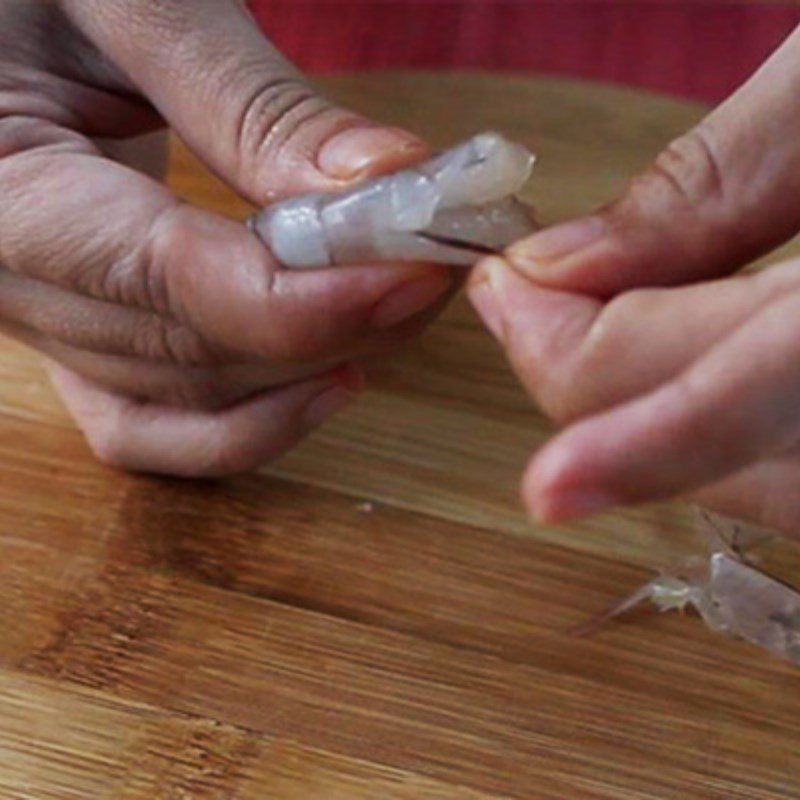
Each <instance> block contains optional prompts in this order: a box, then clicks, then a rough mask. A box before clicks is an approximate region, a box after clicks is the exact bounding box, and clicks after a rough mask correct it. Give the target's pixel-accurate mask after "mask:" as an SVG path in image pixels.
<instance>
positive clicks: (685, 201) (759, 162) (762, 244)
mask: <svg viewBox="0 0 800 800" xmlns="http://www.w3.org/2000/svg"><path fill="white" fill-rule="evenodd" d="M798 80H800V29H798V30H797V31H795V32H794V33H793V34H792V36H790V37H789V39H787V41H786V42H785V43H784V44H783V46H782V47H781V48H780V49H779V50H778V51H777V52H776V53H775V54H774V55H773V56H772V58H771V59H769V60H768V61H767V62H766V63H765V64H764V65H763V66H762V68H761V69H760V70H759V71H758V72H757V73H756V74H755V75H754V76H753V77H752V78H751V79H750V81H749V82H748V83H746V84H745V85H744V86H743V87H742V88H741V89H739V91H738V92H736V93H735V94H734V95H733V96H732V97H731V98H730V99H728V100H727V101H726V102H725V103H723V104H722V105H721V106H720V107H719V108H718V109H716V110H715V111H714V112H713V113H712V114H711V115H710V116H709V117H707V118H706V119H705V120H704V121H703V122H701V123H700V125H699V126H698V127H697V128H695V129H694V130H692V131H691V132H689V133H688V134H686V135H684V136H682V137H680V138H679V139H677V140H676V141H674V142H673V143H672V144H670V145H669V146H668V147H667V148H666V150H664V152H663V153H661V155H659V156H658V158H657V159H656V160H655V162H654V163H653V164H652V166H651V167H650V168H649V169H648V170H647V171H646V172H645V173H644V174H642V175H640V176H638V177H637V178H636V179H634V180H633V182H632V183H631V184H630V186H629V189H628V191H627V192H626V194H625V195H624V196H623V197H622V198H621V199H620V200H618V201H616V202H615V203H613V204H611V205H609V206H607V207H605V208H603V209H601V210H600V211H598V212H597V213H595V214H593V215H591V216H589V217H585V218H582V219H578V220H574V221H571V222H567V223H564V224H562V225H558V226H556V227H554V228H550V229H547V230H545V231H544V232H542V233H539V234H537V235H534V236H532V237H531V238H529V239H527V240H524V241H521V242H519V243H517V244H515V245H514V246H513V247H511V248H510V250H509V251H508V258H509V260H510V261H511V262H512V263H513V264H514V265H515V266H516V267H517V268H518V269H520V270H521V271H524V272H525V273H527V274H528V275H529V276H530V277H532V278H535V279H536V280H537V281H538V282H540V283H544V284H546V285H549V286H553V287H554V288H559V289H565V290H570V291H579V292H586V293H590V294H595V295H600V296H604V295H612V294H615V293H617V292H620V291H623V290H625V289H628V288H632V287H635V286H647V285H650V286H653V285H674V284H680V283H685V282H691V281H698V280H705V279H709V278H713V277H718V276H720V275H723V274H726V273H730V272H733V271H734V270H736V269H737V268H739V267H741V266H743V265H744V264H746V263H748V262H749V261H750V260H752V259H754V258H756V257H758V256H760V255H762V254H764V253H766V252H768V251H769V250H771V249H772V248H774V247H776V246H777V245H778V244H780V243H782V242H783V241H785V240H787V239H789V238H791V237H792V236H793V235H794V234H795V233H797V231H798V228H799V227H800V145H798V136H800V96H798V94H797V85H798Z"/></svg>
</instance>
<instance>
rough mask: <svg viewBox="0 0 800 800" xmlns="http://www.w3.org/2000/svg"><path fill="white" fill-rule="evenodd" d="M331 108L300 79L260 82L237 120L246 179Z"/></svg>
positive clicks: (236, 136) (238, 147)
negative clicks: (310, 122)
mask: <svg viewBox="0 0 800 800" xmlns="http://www.w3.org/2000/svg"><path fill="white" fill-rule="evenodd" d="M327 108H328V105H327V103H325V102H324V101H323V100H322V99H321V98H320V97H319V96H317V95H316V94H315V93H314V91H313V90H312V89H311V88H310V87H309V86H308V85H307V84H306V83H305V82H304V81H303V80H301V79H300V78H296V77H285V76H284V77H272V78H267V79H263V80H261V81H259V82H257V83H256V85H255V88H254V89H253V90H252V92H251V93H250V96H249V97H248V98H247V99H246V101H245V102H244V103H243V104H242V106H241V108H240V110H239V113H238V114H237V115H236V117H235V120H234V132H233V136H234V146H235V148H236V150H235V151H236V152H237V153H238V155H239V166H240V169H241V170H242V171H243V173H247V174H243V175H242V176H241V177H242V178H248V177H250V176H251V174H252V171H253V168H254V167H256V166H258V167H259V168H263V167H267V166H269V165H271V164H272V163H274V161H275V160H277V159H278V158H279V157H280V156H281V155H282V152H283V150H284V149H285V147H286V145H287V144H288V143H289V142H290V141H291V140H292V139H293V138H294V137H295V135H296V134H297V131H298V129H300V128H301V127H303V126H304V125H305V124H307V123H308V122H309V121H310V120H311V119H313V118H315V117H316V116H318V115H319V114H322V113H324V112H325V110H327Z"/></svg>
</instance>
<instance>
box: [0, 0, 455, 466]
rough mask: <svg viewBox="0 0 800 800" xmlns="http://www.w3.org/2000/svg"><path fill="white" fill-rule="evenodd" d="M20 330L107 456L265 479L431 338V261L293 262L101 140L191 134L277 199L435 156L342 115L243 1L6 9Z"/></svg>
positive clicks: (3, 39)
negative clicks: (392, 350) (298, 268)
mask: <svg viewBox="0 0 800 800" xmlns="http://www.w3.org/2000/svg"><path fill="white" fill-rule="evenodd" d="M0 53H2V60H0V79H2V84H3V85H2V87H1V88H2V89H3V92H2V93H0V97H2V106H0V197H2V198H3V201H2V205H0V329H2V330H3V331H5V332H7V333H9V334H10V335H12V336H15V337H16V338H18V339H20V340H22V341H24V342H26V343H28V344H30V345H32V346H33V347H35V348H37V349H38V350H39V351H41V352H42V353H44V354H46V355H47V356H48V357H49V359H50V360H51V361H52V362H53V365H54V366H53V369H52V375H53V378H54V382H55V385H56V387H57V388H58V390H59V391H60V393H61V395H62V397H63V399H64V401H65V403H66V405H67V407H68V408H69V409H70V411H71V412H72V414H73V415H74V417H75V419H76V420H77V422H78V424H79V425H80V426H81V428H82V429H83V431H84V433H85V434H86V436H87V439H88V441H89V443H90V445H91V447H92V448H93V450H94V451H95V453H96V454H97V455H98V456H99V457H100V458H101V459H102V460H104V461H106V462H109V463H112V464H114V465H118V466H122V467H126V468H132V469H137V470H146V471H155V472H164V473H171V474H177V475H186V476H201V475H222V474H227V473H232V472H239V471H243V470H247V469H250V468H253V467H255V466H257V465H258V464H260V463H261V462H263V461H265V460H268V459H270V458H272V457H274V456H276V455H278V454H279V453H281V452H282V451H284V450H285V449H286V448H288V447H290V446H291V445H292V444H294V443H295V442H296V441H297V440H298V439H299V438H300V437H301V436H302V435H304V434H305V433H306V432H308V431H309V430H311V429H312V428H313V427H314V426H316V425H318V424H319V423H320V422H322V421H323V420H324V419H325V418H326V417H327V416H329V415H330V414H331V413H333V412H334V411H336V410H338V409H339V408H341V406H342V405H344V404H346V403H347V401H348V400H349V399H350V398H351V397H352V395H353V393H354V392H355V391H357V390H358V388H359V384H360V377H359V373H358V370H357V368H356V367H353V366H349V364H350V362H351V360H352V359H355V358H358V357H360V356H363V355H365V354H367V353H370V352H373V351H375V350H376V349H377V348H383V347H386V346H389V345H392V344H394V343H397V342H399V341H401V340H402V339H403V338H405V337H407V336H409V335H411V334H414V333H416V332H418V331H419V330H420V329H421V328H422V327H423V325H424V324H425V323H426V322H427V321H428V320H429V319H430V318H431V317H432V316H433V315H434V314H435V312H436V310H437V308H438V307H440V306H441V304H442V302H443V300H444V298H445V296H446V295H447V293H448V290H449V288H450V287H451V278H450V276H449V274H448V273H447V272H446V271H444V270H442V268H441V267H435V266H431V265H422V264H417V265H410V264H405V265H400V264H394V265H376V266H371V267H369V268H356V267H352V268H337V269H332V270H319V271H310V272H290V271H285V270H282V269H280V267H279V265H278V264H276V263H275V261H274V260H273V259H272V258H271V256H270V254H269V252H268V251H267V250H266V248H265V247H264V246H263V245H262V244H261V243H260V242H259V241H258V240H257V239H256V237H255V236H253V235H252V234H251V233H250V232H248V231H247V229H246V228H245V227H244V225H242V224H240V223H237V222H233V221H230V220H228V219H224V218H222V217H220V216H217V215H215V214H212V213H209V212H207V211H203V210H201V209H199V208H196V207H193V206H191V205H188V204H185V203H183V202H181V201H179V199H178V198H177V197H176V196H175V195H174V194H172V193H171V192H170V191H169V190H168V189H167V188H166V187H165V186H164V185H162V184H161V183H159V182H157V181H156V180H153V179H152V178H150V177H146V176H145V175H143V174H141V173H139V172H136V171H134V170H132V169H130V168H128V167H126V166H123V165H121V164H119V163H116V162H115V161H113V160H111V159H110V158H108V157H107V156H105V155H104V153H103V151H102V150H101V146H100V142H101V141H102V140H107V139H111V140H114V139H117V140H121V139H127V138H130V137H136V136H139V135H142V134H145V133H148V132H151V131H154V130H157V129H159V128H161V127H163V126H164V125H166V124H169V125H171V126H172V127H173V128H174V129H175V130H176V131H177V132H178V133H179V134H180V136H181V137H182V138H183V139H184V141H186V142H187V144H188V145H189V147H190V148H191V149H192V150H193V151H194V152H195V154H197V155H198V157H200V158H201V159H202V160H203V161H204V162H205V163H206V164H207V165H209V166H210V167H211V169H213V170H214V171H215V172H216V173H217V174H219V175H220V176H221V177H222V178H223V179H225V180H226V181H227V183H228V184H230V185H231V186H232V187H233V188H234V189H236V190H237V191H238V192H239V193H240V194H242V195H243V196H244V197H246V198H247V199H248V200H250V201H251V202H253V203H255V204H256V205H265V204H267V203H269V202H270V201H273V200H275V199H276V198H279V197H281V196H285V195H289V194H295V193H298V192H305V191H330V190H336V189H341V188H344V187H345V186H347V185H348V183H349V182H351V181H357V180H360V179H363V178H365V177H368V176H371V175H374V174H376V173H380V172H382V171H387V170H393V169H397V168H399V167H401V166H404V165H406V164H408V163H411V162H414V161H417V160H419V159H420V158H422V157H423V156H424V155H425V154H426V148H425V145H424V144H423V143H422V142H420V141H419V140H418V139H417V138H416V137H413V136H411V135H410V134H407V133H405V132H403V131H399V130H397V129H393V128H385V127H380V126H378V125H375V124H372V123H369V122H367V121H365V120H364V119H362V118H360V117H358V116H357V115H355V114H353V113H350V112H348V111H344V110H342V109H340V108H336V107H334V106H331V105H329V104H328V103H326V102H325V101H324V100H323V99H321V98H320V97H318V96H317V95H316V94H315V93H314V92H313V91H312V90H311V89H310V88H309V87H308V85H307V84H306V83H305V82H304V81H303V79H302V77H301V76H300V75H299V74H298V73H297V72H296V71H295V70H294V68H293V67H292V66H291V65H290V64H288V63H287V62H286V61H285V60H284V59H283V58H282V57H281V56H280V54H279V53H277V52H276V51H275V50H274V48H272V47H271V45H270V44H269V42H268V41H266V40H265V39H264V38H263V36H262V34H261V33H260V31H259V30H258V29H257V27H256V25H255V23H254V21H253V20H252V18H251V17H250V15H249V13H248V12H247V11H246V9H245V8H244V4H243V3H241V2H237V0H163V1H162V2H159V3H152V2H151V1H150V0H61V2H49V3H30V2H28V0H0Z"/></svg>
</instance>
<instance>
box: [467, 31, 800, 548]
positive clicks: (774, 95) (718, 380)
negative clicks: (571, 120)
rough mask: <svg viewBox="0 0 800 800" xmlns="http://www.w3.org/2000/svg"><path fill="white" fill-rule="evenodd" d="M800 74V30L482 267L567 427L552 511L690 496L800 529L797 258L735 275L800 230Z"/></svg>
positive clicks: (517, 359)
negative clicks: (636, 168)
mask: <svg viewBox="0 0 800 800" xmlns="http://www.w3.org/2000/svg"><path fill="white" fill-rule="evenodd" d="M798 79H800V31H798V32H795V34H794V35H793V36H792V37H790V38H789V40H788V41H787V42H786V44H785V45H784V46H783V47H782V48H781V49H780V50H779V51H778V52H777V53H776V54H775V56H773V58H772V59H770V60H769V61H768V62H767V63H766V64H765V65H764V67H762V69H761V70H760V71H759V72H758V73H757V74H756V75H755V76H754V78H753V79H752V80H751V81H750V82H749V83H748V84H746V85H745V86H744V87H743V88H742V89H740V90H739V91H738V92H737V93H736V94H735V95H734V96H733V97H732V98H730V99H729V100H728V101H727V102H726V103H724V104H723V105H722V106H720V108H718V109H717V110H716V111H715V112H713V113H712V114H711V115H710V116H709V117H708V118H707V119H706V120H704V121H703V122H702V123H701V124H700V125H699V126H698V128H696V129H695V130H694V131H692V132H690V133H688V134H687V135H685V136H682V137H681V138H680V139H678V140H677V141H675V142H673V143H672V145H670V146H669V147H668V148H667V149H666V150H665V151H664V153H662V154H661V155H660V156H659V157H658V158H657V159H656V161H655V163H654V164H653V166H652V167H651V168H650V169H649V170H648V171H647V172H646V173H645V174H644V175H641V176H639V177H638V178H637V179H636V180H635V181H634V182H633V183H632V184H631V186H630V188H629V190H628V192H627V193H626V194H625V196H624V197H623V198H621V199H620V200H619V201H617V202H615V203H613V204H611V205H610V206H608V207H606V208H604V209H601V210H600V211H598V212H597V213H595V214H594V215H592V216H591V217H588V218H585V219H582V220H576V221H573V222H569V223H566V224H564V225H562V226H559V227H557V228H553V229H549V230H547V231H544V232H542V233H538V234H536V235H534V236H533V237H531V238H530V239H528V240H526V241H523V242H520V243H518V244H517V245H514V246H513V247H512V248H510V250H509V251H508V252H507V254H506V260H503V259H497V258H493V259H488V260H486V261H484V262H483V263H482V264H481V265H479V267H478V268H477V269H476V271H475V273H474V274H473V276H472V280H471V285H470V296H471V299H472V301H473V303H474V305H475V306H476V307H477V309H478V311H479V313H480V314H481V315H482V317H483V319H484V321H485V322H486V323H487V325H488V326H489V328H490V329H491V330H492V331H493V332H494V333H495V335H496V336H497V337H498V338H499V339H500V341H501V343H502V344H503V346H504V348H505V349H506V350H507V352H508V355H509V358H510V360H511V363H512V366H513V367H514V369H515V371H516V372H517V374H518V375H519V377H520V378H521V380H522V381H523V383H524V384H525V386H526V387H527V389H528V390H529V391H530V392H531V394H533V396H534V397H535V398H536V399H537V400H538V402H539V403H540V405H541V406H542V408H543V409H544V411H545V412H546V413H548V414H549V415H550V416H551V417H552V418H553V419H554V420H555V421H557V422H558V423H560V424H562V425H564V426H565V430H564V431H563V432H561V433H560V434H558V435H557V436H556V437H555V438H554V439H553V440H552V441H551V442H550V443H548V444H547V445H546V446H545V447H544V448H543V449H542V450H541V451H540V452H539V453H537V455H536V457H535V458H534V460H533V463H532V464H531V466H530V468H529V470H528V472H527V475H526V477H525V480H524V488H523V494H524V498H525V501H526V504H527V505H528V507H529V508H530V509H531V511H532V512H533V514H534V515H535V516H536V517H537V518H538V519H539V520H541V521H545V522H558V521H561V520H565V519H568V518H572V517H578V516H583V515H586V514H589V513H593V512H597V511H602V510H604V509H607V508H610V507H612V506H618V505H625V504H631V503H641V502H646V501H651V500H661V499H666V498H671V497H675V496H690V497H692V498H693V499H695V500H698V501H700V502H703V503H705V504H707V505H709V506H711V507H713V508H716V509H717V510H720V511H723V512H727V513H731V514H734V515H738V516H743V517H749V518H751V519H754V520H755V521H758V522H760V523H762V524H765V525H768V526H771V527H774V528H777V529H780V530H783V531H784V532H786V533H789V534H794V535H798V531H800V263H799V262H798V261H790V262H787V263H785V264H782V265H780V266H777V267H773V268H770V269H768V270H766V271H763V272H761V273H755V274H749V275H738V276H734V277H725V276H731V275H732V274H733V273H734V271H735V270H737V269H738V268H739V267H741V266H743V265H745V264H747V263H748V262H749V261H751V260H752V259H753V258H755V257H757V256H759V255H762V254H764V253H767V252H769V251H770V250H771V249H772V248H773V247H775V246H776V245H777V244H779V243H780V242H782V241H785V240H787V239H789V238H791V237H792V236H794V235H795V234H797V233H798V226H799V225H800V223H798V220H800V178H799V177H798V176H800V100H798V97H797V92H796V86H797V81H798ZM642 287H651V288H642ZM654 287H673V288H654ZM609 298H610V299H609Z"/></svg>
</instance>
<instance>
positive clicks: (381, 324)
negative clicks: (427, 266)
mask: <svg viewBox="0 0 800 800" xmlns="http://www.w3.org/2000/svg"><path fill="white" fill-rule="evenodd" d="M451 285H452V283H451V279H450V277H449V276H448V274H447V273H446V272H445V271H444V270H443V271H442V272H441V273H440V274H438V275H432V276H430V277H428V278H420V279H418V280H415V281H410V282H409V283H406V284H404V285H402V286H400V287H399V288H397V289H394V290H393V291H391V292H389V294H388V295H386V297H384V298H383V299H382V300H381V301H380V302H379V303H378V304H377V305H376V306H375V310H374V311H373V312H372V319H371V323H372V326H373V327H375V328H391V327H393V326H394V325H397V324H399V323H401V322H404V321H405V320H407V319H409V318H411V317H413V316H416V315H417V314H419V313H420V312H421V311H424V310H425V309H426V308H428V307H429V306H431V305H432V304H433V303H434V301H435V300H438V299H439V298H440V297H441V296H442V295H443V294H444V293H445V292H446V291H447V290H448V289H450V287H451Z"/></svg>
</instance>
